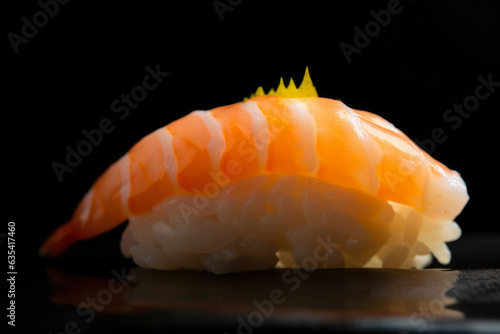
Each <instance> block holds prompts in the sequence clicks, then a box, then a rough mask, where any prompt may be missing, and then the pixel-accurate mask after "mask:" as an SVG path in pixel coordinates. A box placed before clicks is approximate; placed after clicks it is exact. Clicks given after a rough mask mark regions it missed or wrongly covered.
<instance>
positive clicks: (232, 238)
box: [41, 70, 468, 272]
mask: <svg viewBox="0 0 500 334" xmlns="http://www.w3.org/2000/svg"><path fill="white" fill-rule="evenodd" d="M277 193H279V196H278V197H279V198H276V200H275V199H274V198H273V196H275V195H276V194H277ZM276 196H277V195H276ZM252 201H253V202H252ZM467 201H468V195H467V191H466V186H465V183H464V182H463V180H462V178H461V177H460V175H459V174H458V173H457V172H456V171H453V170H450V169H448V168H447V167H446V166H444V165H443V164H441V163H440V162H438V161H436V160H435V159H433V158H432V157H431V156H429V155H428V154H427V153H425V152H424V151H423V150H422V149H420V148H419V147H418V146H417V145H416V144H415V143H414V142H413V141H411V140H410V139H409V138H408V137H407V136H406V135H405V134H404V133H403V132H402V131H400V130H398V129H397V128H396V127H394V126H393V125H392V124H391V123H389V122H388V121H386V120H385V119H383V118H382V117H380V116H377V115H375V114H372V113H369V112H367V111H360V110H354V109H351V108H349V107H347V106H346V105H345V104H344V103H342V102H341V101H338V100H333V99H327V98H321V97H317V93H316V89H315V88H314V86H313V85H312V82H311V80H310V77H309V72H308V71H307V70H306V74H305V76H304V79H303V82H302V84H301V86H300V88H296V87H295V84H294V83H293V81H291V83H290V85H289V86H288V88H286V87H285V85H284V84H283V81H282V82H281V83H280V86H279V87H278V89H277V90H276V91H274V90H272V91H271V92H269V93H268V94H264V92H263V90H262V88H259V89H258V90H257V92H256V93H255V94H252V96H251V97H250V98H249V99H245V101H243V102H238V103H235V104H231V105H228V106H223V107H219V108H215V109H212V110H209V111H193V112H191V113H190V114H188V115H186V116H184V117H182V118H180V119H179V120H176V121H174V122H172V123H170V124H168V125H167V126H164V127H161V128H159V129H158V130H156V131H154V132H153V133H151V134H149V135H147V136H146V137H144V138H143V139H141V140H140V141H139V142H138V143H137V144H135V145H134V146H133V147H132V148H131V149H130V150H129V151H128V152H127V153H126V154H125V155H124V156H122V157H121V158H120V159H119V160H118V161H117V162H115V163H114V164H113V165H111V166H110V167H109V168H108V169H107V170H106V171H105V172H104V174H102V175H101V176H100V177H99V178H98V179H97V181H96V182H95V183H94V185H93V186H92V187H91V188H90V190H89V191H88V192H87V194H86V195H85V196H84V197H83V199H82V200H81V202H80V203H79V205H78V207H77V208H76V210H75V212H74V214H73V216H72V217H71V219H70V220H69V222H67V223H66V224H64V225H62V226H61V227H59V228H58V229H57V230H56V231H55V232H54V233H53V234H52V235H51V236H50V237H49V238H48V239H47V240H46V241H45V242H44V244H43V246H42V248H41V253H42V254H48V255H50V256H57V255H59V254H61V253H62V252H64V251H65V250H66V249H67V248H68V247H70V246H71V245H72V244H74V243H75V242H77V241H79V240H84V239H88V238H92V237H95V236H97V235H100V234H102V233H104V232H106V231H109V230H111V229H113V228H114V227H116V226H117V225H119V224H121V223H123V222H124V221H126V220H127V219H129V226H128V227H127V230H126V231H125V233H124V236H123V239H122V251H123V253H124V254H125V255H126V256H132V257H133V258H134V260H135V261H136V262H137V263H138V264H139V265H141V266H144V267H154V268H160V269H173V268H197V269H206V270H210V271H214V272H230V271H240V270H251V269H261V268H267V267H273V266H275V265H276V264H279V265H285V266H297V265H299V266H300V265H301V263H300V262H301V259H303V257H304V254H312V253H311V251H312V250H311V247H312V244H311V242H312V243H314V242H316V241H311V240H312V239H311V240H309V239H308V240H307V241H300V240H299V239H300V237H299V236H298V235H297V233H296V231H300V234H302V235H306V234H307V235H309V234H310V235H312V236H315V237H316V236H318V237H320V236H323V237H324V238H326V236H327V235H331V238H333V239H332V240H337V241H338V242H337V243H336V244H338V245H339V246H338V247H337V248H336V249H335V251H334V252H331V253H335V254H336V255H335V256H336V257H335V259H336V260H335V261H333V260H324V261H323V262H321V261H320V262H321V264H320V265H321V266H323V267H329V266H391V267H422V266H424V265H426V264H427V263H428V262H429V260H430V253H431V252H433V253H434V255H435V256H436V257H437V258H438V260H440V261H441V262H442V263H447V262H449V260H450V254H449V251H448V249H447V247H446V245H445V242H446V241H450V240H454V239H456V238H458V237H459V236H460V228H459V227H458V225H457V224H456V223H455V222H453V220H454V219H455V217H456V216H457V215H458V214H459V213H460V212H461V210H462V209H463V207H464V206H465V204H466V203H467ZM249 203H253V204H252V205H253V206H252V205H250V204H249ZM202 204H203V205H202ZM280 205H281V206H280ZM249 208H250V209H249ZM287 211H293V212H294V214H293V216H286V212H287ZM280 215H281V216H280ZM285 216H286V217H287V218H286V219H285V218H283V217H285ZM332 217H334V218H332ZM266 224H268V225H266ZM272 224H275V225H276V224H277V225H276V226H277V227H273V228H272V229H271V230H269V231H267V230H265V228H264V226H271V225H272ZM266 231H267V232H266ZM308 233H309V234H308ZM340 236H342V237H340ZM313 239H314V238H313ZM316 239H317V238H316ZM248 240H252V243H253V245H254V246H252V247H254V248H253V250H249V251H248V252H247V253H245V251H243V248H244V247H243V246H242V245H243V244H245V242H247V243H248ZM349 240H350V241H349ZM353 240H354V241H355V242H354V244H356V245H357V247H354V249H352V245H353ZM181 241H182V242H181ZM259 242H260V244H259ZM349 242H350V243H349ZM304 243H306V244H307V245H309V246H307V247H306V246H304ZM316 243H317V242H316ZM259 245H260V246H259ZM262 245H264V246H262ZM349 245H351V246H349ZM302 250H303V251H302ZM221 252H222V253H221ZM301 252H302V253H301ZM304 252H305V253H304ZM221 254H222V255H221ZM224 254H225V256H226V258H224V259H222V260H220V257H221V256H223V255H224ZM231 254H232V255H231ZM259 254H260V255H259ZM230 255H231V256H230ZM148 256H149V259H150V262H145V261H143V260H142V259H144V258H148ZM151 257H152V258H153V260H151ZM249 259H250V260H249ZM224 261H225V262H224ZM328 263H329V264H328ZM221 268H222V269H221Z"/></svg>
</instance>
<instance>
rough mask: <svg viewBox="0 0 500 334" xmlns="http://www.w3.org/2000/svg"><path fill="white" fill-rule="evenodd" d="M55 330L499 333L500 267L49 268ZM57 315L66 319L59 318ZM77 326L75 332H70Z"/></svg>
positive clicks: (49, 285) (52, 319)
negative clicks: (91, 272)
mask: <svg viewBox="0 0 500 334" xmlns="http://www.w3.org/2000/svg"><path fill="white" fill-rule="evenodd" d="M46 273H47V278H48V283H49V284H48V289H49V290H48V291H49V295H48V297H49V298H50V302H49V304H51V306H50V307H52V308H53V307H55V308H56V309H57V310H58V312H57V313H53V312H52V313H51V315H50V316H49V317H50V319H48V320H49V321H47V324H51V326H52V327H51V328H48V329H49V330H53V331H54V333H55V332H59V331H64V328H66V327H69V328H70V329H73V330H75V331H76V330H78V329H81V330H82V331H83V332H106V331H109V330H110V328H113V329H114V330H118V331H121V332H138V331H145V332H155V333H156V332H158V333H159V332H176V331H182V330H185V329H186V328H192V329H196V330H198V331H203V332H220V333H223V332H228V333H252V332H262V331H264V332H266V331H270V332H277V331H278V332H281V331H287V332H289V331H290V330H292V331H300V330H308V331H318V332H323V331H333V332H354V333H357V332H359V333H371V332H376V331H382V332H391V333H392V332H395V333H400V332H402V333H404V332H408V333H411V332H415V333H421V332H426V333H429V332H446V333H448V332H449V333H459V332H467V333H480V332H487V333H495V332H499V333H500V270H498V269H494V270H489V269H476V270H460V271H458V270H450V269H425V270H400V269H331V270H316V271H313V272H309V273H308V272H306V271H304V270H291V269H274V270H266V271H259V272H248V273H239V274H229V275H222V276H217V275H214V274H210V273H206V272H196V271H155V270H145V269H142V268H137V267H133V268H125V267H122V268H120V267H117V268H110V270H109V275H105V276H100V277H99V276H81V275H75V274H73V273H70V272H68V271H65V270H62V269H57V268H54V267H48V268H47V271H46ZM56 314H57V315H56ZM68 323H69V324H70V325H68Z"/></svg>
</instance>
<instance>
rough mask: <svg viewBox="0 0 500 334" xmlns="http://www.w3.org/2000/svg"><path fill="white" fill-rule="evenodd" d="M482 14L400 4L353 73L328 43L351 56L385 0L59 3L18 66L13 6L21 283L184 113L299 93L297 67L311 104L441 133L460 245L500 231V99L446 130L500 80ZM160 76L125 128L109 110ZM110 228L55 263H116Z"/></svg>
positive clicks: (437, 4) (8, 200)
mask: <svg viewBox="0 0 500 334" xmlns="http://www.w3.org/2000/svg"><path fill="white" fill-rule="evenodd" d="M222 2H225V1H222ZM160 3H161V4H160ZM233 3H237V1H234V2H233ZM493 3H494V1H465V0H461V1H416V0H414V1H409V0H406V1H405V0H401V2H400V6H401V7H402V11H401V12H400V13H399V14H397V15H392V16H391V22H390V24H389V25H388V26H387V27H383V28H381V31H380V33H378V34H377V35H376V36H374V37H372V38H371V40H370V42H369V44H368V45H367V46H366V47H364V48H362V49H361V51H360V52H359V54H353V55H352V61H351V62H350V63H348V62H347V61H346V58H345V57H344V55H343V53H342V51H341V49H340V47H339V44H340V43H341V42H346V43H349V44H351V45H354V38H355V30H354V28H355V27H359V28H360V29H361V30H364V28H365V25H366V24H367V23H368V22H370V21H373V20H374V19H373V16H372V15H371V14H370V11H372V10H374V11H376V12H378V11H380V10H382V9H386V8H387V4H388V1H369V2H339V1H335V2H333V1H332V2H327V1H308V2H292V1H250V0H244V1H241V3H240V4H238V5H236V6H234V7H233V10H232V11H226V12H224V13H223V17H224V20H222V21H221V19H220V17H219V15H218V14H217V11H216V10H215V8H214V6H213V1H198V2H191V1H168V2H167V1H163V2H160V1H158V2H153V1H144V2H116V3H115V4H113V5H111V4H109V3H106V4H104V3H103V2H95V3H88V2H83V1H71V2H69V3H68V4H65V5H59V11H58V13H57V14H56V15H55V16H54V17H52V18H49V19H48V23H47V24H46V25H45V26H43V27H41V28H39V31H38V33H37V34H36V36H34V37H33V38H30V39H29V42H28V43H27V44H22V45H20V46H19V52H18V53H17V54H16V53H15V52H14V50H13V48H12V46H11V43H10V42H9V40H8V38H7V34H8V33H9V32H13V33H16V34H21V28H22V26H23V21H22V20H21V18H22V17H24V16H26V17H27V18H28V20H29V21H31V22H32V21H33V19H32V17H33V14H35V13H36V12H38V11H40V5H39V4H38V3H37V2H36V1H24V2H23V4H22V5H21V4H18V6H16V7H12V8H9V9H8V10H6V11H5V12H4V16H6V18H5V20H4V22H5V28H4V29H5V30H4V36H5V37H4V51H3V54H4V55H6V57H5V58H4V64H5V65H6V72H5V73H6V76H4V78H5V81H4V92H5V95H4V98H3V102H4V103H3V108H2V110H3V113H2V118H3V120H2V129H3V131H2V136H3V143H4V145H3V148H4V150H5V151H6V152H4V154H3V157H4V158H3V160H2V161H3V168H4V174H3V175H4V180H5V181H4V182H5V183H6V187H4V188H3V190H4V196H5V198H4V201H3V202H4V206H3V208H4V209H3V212H4V215H2V216H3V219H2V220H3V222H1V224H3V227H1V228H0V232H2V233H6V232H7V222H8V221H15V222H16V235H15V237H16V251H17V254H18V258H17V262H18V270H19V271H20V272H22V270H24V272H26V273H27V272H29V271H30V270H31V271H33V275H36V272H35V271H36V270H33V269H29V268H30V267H33V266H34V267H35V268H37V270H38V269H43V268H44V266H45V265H46V264H47V263H53V262H50V261H47V260H40V259H39V258H38V256H37V250H38V247H39V246H40V244H41V242H42V241H43V239H44V238H45V237H46V236H47V235H48V234H49V233H50V232H51V231H52V230H53V229H54V228H56V227H57V226H59V225H60V224H62V223H64V222H65V221H66V220H67V219H68V218H69V217H70V215H71V214H72V212H73V209H74V208H75V206H76V204H77V203H78V201H79V200H80V199H81V197H82V196H83V194H84V193H85V192H86V191H87V190H88V188H89V187H90V186H91V184H92V182H93V181H94V180H95V179H96V178H97V177H98V176H99V175H100V174H101V173H102V172H103V171H104V170H105V169H106V168H107V167H108V166H109V165H110V164H111V163H112V162H114V161H115V160H117V159H118V158H119V157H121V156H122V155H123V154H124V153H125V152H126V151H127V150H128V149H129V148H130V147H131V146H132V145H133V144H134V143H135V142H137V141H138V140H139V139H140V138H142V137H143V136H145V135H147V134H148V133H150V132H151V131H154V130H156V129H157V128H159V127H161V126H163V125H165V124H167V123H169V122H171V121H173V120H175V119H177V118H179V117H181V116H183V115H185V114H187V113H189V112H190V111H192V110H196V109H211V108H214V107H217V106H221V105H226V104H231V103H234V102H238V101H241V100H242V98H243V97H245V96H248V95H249V94H250V92H253V91H255V89H256V88H257V87H258V86H260V85H262V86H263V87H264V88H265V90H266V91H267V90H268V89H270V88H271V87H276V86H277V85H278V83H279V78H280V77H284V79H285V82H288V80H289V78H291V77H293V78H294V80H295V82H296V83H297V84H298V83H299V82H300V81H301V79H302V76H303V73H304V69H305V67H306V66H308V67H309V70H310V72H311V76H312V79H313V82H314V84H315V86H316V87H317V90H318V93H319V95H320V96H323V97H329V98H340V99H341V100H342V101H343V102H344V103H345V104H346V105H348V106H350V107H353V108H356V109H364V110H368V111H371V112H374V113H377V114H379V115H381V116H383V117H384V118H386V119H388V120H389V121H390V122H392V123H393V124H394V125H396V126H397V127H398V128H400V129H401V130H403V131H404V132H405V133H406V134H407V135H408V136H409V137H410V138H412V139H418V140H423V139H425V138H429V137H430V136H431V133H432V131H433V130H434V129H435V128H442V129H443V130H444V132H445V134H446V136H447V139H446V141H445V142H444V143H440V144H437V145H436V148H435V151H434V152H433V156H434V157H435V158H437V159H438V160H439V161H441V162H443V163H444V164H445V165H447V166H449V167H450V168H452V169H455V170H457V171H459V172H460V173H461V175H462V177H463V178H464V180H465V182H466V183H467V186H468V191H469V195H470V197H471V199H470V201H469V203H468V204H467V206H466V208H465V210H464V211H463V213H462V214H461V215H460V216H459V217H458V218H457V222H458V223H459V225H460V226H461V227H462V229H463V233H464V236H465V235H468V234H470V235H472V234H475V233H487V234H490V235H493V233H494V232H496V233H498V232H500V224H498V220H497V218H496V217H497V216H496V214H495V209H496V208H497V207H498V196H497V192H498V190H497V189H498V185H499V184H498V183H499V182H498V169H499V168H498V162H497V160H496V159H497V152H498V147H497V145H498V130H497V128H498V125H497V124H498V123H497V119H498V112H499V110H500V109H499V105H500V103H499V102H500V100H499V98H500V92H499V91H500V87H498V88H497V91H496V92H495V93H493V94H491V96H490V97H489V98H488V99H486V100H485V101H481V102H480V105H479V108H477V110H475V111H474V112H472V113H471V115H470V117H469V118H467V119H463V122H462V124H461V125H460V126H459V127H458V128H457V129H452V128H451V126H450V125H451V124H450V123H446V122H445V121H444V120H443V114H444V112H445V111H446V110H447V109H448V108H452V107H453V104H455V103H463V101H464V99H465V98H466V97H467V96H469V95H473V94H474V93H475V89H476V86H477V85H478V84H479V81H478V77H479V76H483V77H485V78H487V77H488V75H490V74H491V75H492V78H493V80H494V81H496V82H500V72H499V71H498V64H499V59H500V51H499V43H498V41H499V39H498V36H499V33H500V20H498V14H497V13H498V12H497V11H495V8H494V6H493ZM157 64H160V65H159V67H160V69H161V70H162V71H165V72H169V73H170V75H169V76H168V77H167V78H165V79H164V81H163V82H162V83H161V84H160V85H159V86H158V87H157V88H156V89H154V90H153V91H150V92H148V96H147V98H146V99H145V100H144V101H143V102H140V103H139V106H138V107H137V108H136V109H134V110H131V113H130V115H129V116H128V117H127V118H125V119H123V120H120V119H119V118H118V117H117V114H115V113H113V112H112V110H111V107H110V106H111V103H112V102H113V101H114V100H115V99H117V98H120V95H121V94H122V93H125V94H129V93H130V91H131V89H132V88H133V87H135V86H136V85H139V84H141V83H142V79H143V77H144V75H145V74H146V73H147V72H146V70H145V67H146V66H150V67H152V68H154V67H155V66H156V65H157ZM103 118H110V119H111V120H112V121H113V124H114V125H115V129H114V131H113V132H111V133H109V134H105V135H104V138H103V141H102V143H100V145H98V146H97V147H94V148H93V150H92V153H91V154H90V155H89V156H87V157H84V158H83V160H82V162H81V163H80V164H79V165H78V166H77V167H76V168H74V170H73V172H71V173H67V174H64V180H63V182H59V181H58V179H57V177H56V175H55V173H54V171H53V169H52V167H51V164H52V163H53V162H54V161H59V162H64V159H65V156H66V150H65V147H66V145H70V146H71V147H73V148H75V147H76V145H77V143H78V142H79V141H81V140H82V139H84V136H83V135H82V130H84V129H87V130H90V129H93V128H96V127H98V124H99V122H100V121H101V119H103ZM121 231H122V228H119V229H118V230H116V231H113V232H111V233H109V234H108V235H105V236H102V237H99V238H97V239H95V240H91V241H87V242H83V243H81V244H79V245H77V246H75V247H74V248H73V249H71V250H70V251H69V252H68V253H66V254H65V255H64V256H63V257H62V260H58V261H64V259H66V260H68V261H78V260H81V259H84V258H93V259H99V260H102V261H109V260H111V259H115V260H117V261H119V259H120V258H121V256H120V254H119V250H118V240H119V237H120V233H121ZM108 241H112V243H109V244H106V243H107V242H108ZM496 242H498V239H496ZM2 249H4V248H3V247H2ZM103 250H104V253H102V251H103ZM451 265H452V266H453V262H452V263H451ZM469 265H470V266H473V265H474V264H473V263H471V264H469ZM32 289H36V288H32Z"/></svg>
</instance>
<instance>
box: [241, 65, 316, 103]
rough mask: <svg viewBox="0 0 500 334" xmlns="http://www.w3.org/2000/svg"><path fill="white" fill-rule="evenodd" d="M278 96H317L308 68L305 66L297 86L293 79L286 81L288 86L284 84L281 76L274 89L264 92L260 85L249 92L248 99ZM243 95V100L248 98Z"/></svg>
mask: <svg viewBox="0 0 500 334" xmlns="http://www.w3.org/2000/svg"><path fill="white" fill-rule="evenodd" d="M264 95H267V96H280V97H318V92H317V91H316V87H314V85H313V83H312V80H311V76H310V75H309V68H307V67H306V72H305V73H304V78H303V79H302V83H301V84H300V86H299V88H297V86H295V82H293V79H290V82H289V83H288V87H286V86H285V83H284V81H283V78H281V79H280V83H279V85H278V88H277V89H276V90H274V89H273V88H271V90H270V91H269V92H267V94H266V93H264V89H263V88H262V86H261V87H259V88H257V90H256V91H255V93H252V94H250V97H249V98H250V99H251V98H253V97H256V96H264ZM249 98H248V97H245V98H244V99H243V101H246V100H248V99H249Z"/></svg>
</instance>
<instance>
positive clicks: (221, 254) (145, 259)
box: [121, 175, 461, 274]
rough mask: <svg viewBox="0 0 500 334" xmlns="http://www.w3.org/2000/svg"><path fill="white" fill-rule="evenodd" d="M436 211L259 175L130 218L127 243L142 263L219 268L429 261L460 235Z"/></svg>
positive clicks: (446, 255)
mask: <svg viewBox="0 0 500 334" xmlns="http://www.w3.org/2000/svg"><path fill="white" fill-rule="evenodd" d="M433 219H434V220H431V219H430V218H428V217H427V216H426V215H425V213H423V212H420V211H417V210H415V209H413V208H411V207H408V206H405V205H402V204H398V203H392V202H388V203H387V202H383V201H380V200H378V199H376V198H374V197H372V196H368V195H364V194H362V193H360V192H356V191H353V190H348V189H346V188H342V187H337V186H334V185H332V184H329V183H326V182H323V181H320V180H318V179H316V178H313V177H305V176H296V175H285V176H276V175H260V176H256V177H252V178H246V179H241V180H238V181H233V182H230V183H228V184H227V185H225V186H224V188H223V189H220V191H218V193H217V196H216V197H213V198H210V197H203V196H188V195H175V196H172V197H170V198H168V199H167V200H165V201H164V202H162V203H160V204H158V205H157V206H156V207H155V208H154V209H153V211H152V214H151V215H144V216H140V217H130V219H129V223H128V226H127V228H126V230H125V232H124V234H123V236H122V241H121V249H122V253H123V254H124V255H125V256H127V257H130V256H131V257H132V258H133V260H134V261H135V263H137V264H138V265H139V266H141V267H145V268H155V269H178V268H184V269H197V270H207V271H210V272H213V273H216V274H223V273H229V272H239V271H246V270H260V269H266V268H272V267H275V266H278V267H307V266H308V263H309V264H310V263H313V264H314V265H315V266H316V267H318V268H338V267H384V268H412V267H414V268H422V267H424V266H426V265H428V264H429V263H430V261H431V259H432V255H431V253H432V254H434V256H435V257H436V258H437V259H438V260H439V262H441V263H443V264H446V263H448V262H449V261H450V252H449V250H448V247H447V246H446V244H445V242H449V241H453V240H456V239H458V238H459V237H460V234H461V230H460V228H459V227H458V225H457V224H456V223H455V222H453V221H437V220H435V219H436V218H435V217H434V218H433ZM319 250H321V252H319ZM309 266H310V265H309Z"/></svg>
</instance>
